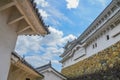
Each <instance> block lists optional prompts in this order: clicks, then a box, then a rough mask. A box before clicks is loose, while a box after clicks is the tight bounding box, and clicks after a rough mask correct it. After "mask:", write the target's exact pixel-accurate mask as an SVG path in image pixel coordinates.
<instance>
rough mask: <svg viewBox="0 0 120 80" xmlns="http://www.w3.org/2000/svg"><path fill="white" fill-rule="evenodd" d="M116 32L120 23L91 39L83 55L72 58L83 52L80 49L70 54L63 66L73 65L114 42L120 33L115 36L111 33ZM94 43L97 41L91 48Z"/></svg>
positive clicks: (119, 37) (119, 28)
mask: <svg viewBox="0 0 120 80" xmlns="http://www.w3.org/2000/svg"><path fill="white" fill-rule="evenodd" d="M118 32H120V24H119V25H117V26H116V27H114V28H113V29H110V30H109V31H107V32H106V33H105V34H103V35H102V36H100V37H99V38H98V39H97V40H95V41H93V42H92V43H91V44H90V45H89V46H87V47H86V48H85V52H86V53H85V54H86V55H85V56H84V57H82V58H79V59H77V60H74V59H75V57H76V56H77V57H78V56H80V55H81V54H83V53H84V51H82V49H81V50H78V51H76V52H75V54H74V56H72V57H71V58H70V59H68V60H66V61H65V62H63V64H64V65H63V68H65V67H68V66H70V65H73V64H75V63H77V62H79V61H81V60H83V59H85V58H88V57H90V56H92V55H94V54H96V53H98V52H99V51H101V50H104V49H106V48H108V47H109V46H111V45H113V44H115V43H116V42H118V41H120V34H119V35H118V36H116V37H113V35H114V34H116V33H118ZM106 35H109V37H110V39H109V40H107V38H106ZM95 43H97V47H96V48H94V49H93V44H95ZM81 51H82V52H81ZM71 59H72V60H71Z"/></svg>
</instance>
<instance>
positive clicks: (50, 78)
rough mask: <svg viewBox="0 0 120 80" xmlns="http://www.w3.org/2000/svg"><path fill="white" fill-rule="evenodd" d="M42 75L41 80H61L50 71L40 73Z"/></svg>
mask: <svg viewBox="0 0 120 80" xmlns="http://www.w3.org/2000/svg"><path fill="white" fill-rule="evenodd" d="M42 74H43V75H44V79H43V80H63V79H62V78H60V77H59V76H58V75H56V74H55V73H54V72H52V71H45V72H42Z"/></svg>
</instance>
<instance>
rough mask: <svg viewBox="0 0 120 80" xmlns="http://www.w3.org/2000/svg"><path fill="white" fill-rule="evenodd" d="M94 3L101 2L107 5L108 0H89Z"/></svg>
mask: <svg viewBox="0 0 120 80" xmlns="http://www.w3.org/2000/svg"><path fill="white" fill-rule="evenodd" d="M89 1H90V2H91V3H92V4H101V5H102V6H103V7H105V6H106V3H107V0H89Z"/></svg>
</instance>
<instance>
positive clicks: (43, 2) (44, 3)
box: [35, 0, 49, 7]
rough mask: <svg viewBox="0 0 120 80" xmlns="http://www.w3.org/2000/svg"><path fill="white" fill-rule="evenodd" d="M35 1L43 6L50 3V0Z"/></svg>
mask: <svg viewBox="0 0 120 80" xmlns="http://www.w3.org/2000/svg"><path fill="white" fill-rule="evenodd" d="M35 2H36V3H37V4H38V5H40V6H41V7H47V6H48V5H49V4H48V2H47V1H45V0H35Z"/></svg>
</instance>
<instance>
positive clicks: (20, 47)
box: [16, 27, 76, 67]
mask: <svg viewBox="0 0 120 80" xmlns="http://www.w3.org/2000/svg"><path fill="white" fill-rule="evenodd" d="M49 30H50V32H51V34H49V35H46V36H45V37H40V36H19V37H18V41H17V45H16V52H18V53H19V54H20V55H21V56H23V55H25V56H26V57H25V59H26V60H27V61H29V62H30V63H31V64H32V65H34V66H35V67H38V66H41V65H43V64H46V63H48V61H49V60H52V62H53V63H54V64H58V61H57V59H56V57H59V55H60V54H61V53H63V46H64V44H65V43H66V42H67V41H68V40H69V41H71V40H74V39H75V38H76V37H75V36H74V35H72V34H70V35H68V36H64V34H63V32H62V31H60V30H57V29H55V28H53V27H49Z"/></svg>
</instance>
